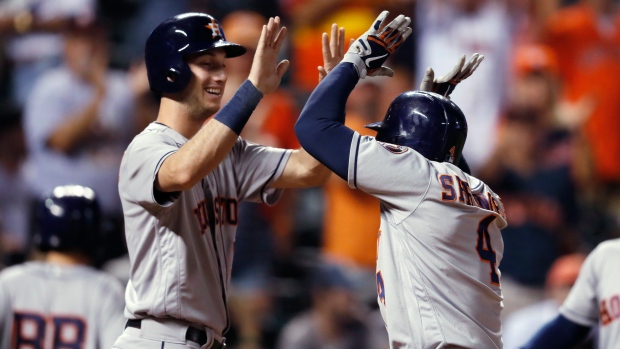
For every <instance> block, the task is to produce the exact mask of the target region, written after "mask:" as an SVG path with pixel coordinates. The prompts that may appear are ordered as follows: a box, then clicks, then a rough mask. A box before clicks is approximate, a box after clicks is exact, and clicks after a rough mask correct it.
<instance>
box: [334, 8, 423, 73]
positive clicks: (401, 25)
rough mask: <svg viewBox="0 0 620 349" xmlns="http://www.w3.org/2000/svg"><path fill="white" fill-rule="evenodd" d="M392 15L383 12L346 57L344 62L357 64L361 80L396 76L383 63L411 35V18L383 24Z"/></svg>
mask: <svg viewBox="0 0 620 349" xmlns="http://www.w3.org/2000/svg"><path fill="white" fill-rule="evenodd" d="M389 14H390V13H389V12H388V11H383V12H381V14H380V15H379V17H377V19H376V20H375V22H374V24H373V25H372V26H371V27H370V29H368V31H366V32H365V33H364V34H362V36H360V37H359V38H357V40H355V42H354V43H353V44H352V45H351V47H350V48H349V50H348V51H347V53H346V54H345V56H344V60H343V62H351V63H353V64H355V68H356V69H357V72H358V74H359V77H360V78H361V79H363V78H365V77H366V75H368V76H380V75H383V76H394V71H393V70H392V69H390V68H388V67H384V66H383V63H385V61H386V60H387V59H388V57H389V56H390V55H391V54H392V53H394V52H395V51H396V50H397V49H398V48H399V47H400V45H402V43H403V42H404V41H405V39H407V37H408V36H409V35H410V34H411V31H412V30H411V28H410V27H409V24H410V23H411V18H409V17H406V16H404V15H398V17H396V18H394V20H392V22H390V23H389V24H388V25H386V26H383V27H382V25H383V22H384V21H385V19H386V18H387V16H388V15H389Z"/></svg>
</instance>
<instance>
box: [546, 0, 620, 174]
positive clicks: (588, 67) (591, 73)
mask: <svg viewBox="0 0 620 349" xmlns="http://www.w3.org/2000/svg"><path fill="white" fill-rule="evenodd" d="M546 41H547V43H548V44H549V45H550V46H551V48H552V49H553V50H554V51H555V53H556V56H557V58H558V64H559V72H560V77H561V79H562V83H563V85H564V98H566V99H567V100H568V101H570V102H581V103H583V102H588V101H589V102H591V103H593V104H594V106H595V107H594V110H593V112H592V114H591V115H590V117H589V118H588V119H587V120H586V121H585V123H584V124H583V132H584V135H585V137H586V139H587V141H588V143H589V146H590V151H591V155H592V158H593V166H594V167H593V170H594V179H595V181H596V182H598V183H601V184H604V185H605V184H615V186H617V185H618V184H620V163H619V162H618V161H617V159H618V157H620V98H618V90H620V80H618V76H620V56H619V54H618V52H620V16H618V5H616V2H615V1H614V0H580V1H579V2H578V3H577V4H575V5H573V6H570V7H567V8H563V9H561V10H559V11H557V12H556V13H554V14H553V15H552V16H550V18H549V20H548V22H547V26H546ZM588 185H592V183H589V184H588Z"/></svg>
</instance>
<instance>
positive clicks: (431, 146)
mask: <svg viewBox="0 0 620 349" xmlns="http://www.w3.org/2000/svg"><path fill="white" fill-rule="evenodd" d="M366 127H367V128H370V129H372V130H375V131H377V136H376V137H375V139H376V140H378V141H380V142H386V143H392V144H397V145H402V146H406V147H409V148H411V149H414V150H416V151H417V152H418V153H420V154H422V155H423V156H424V157H425V158H427V159H429V160H433V161H439V162H444V161H445V162H450V163H453V164H455V165H457V164H459V161H460V159H461V154H462V151H463V146H464V145H465V139H466V138H467V120H465V115H463V112H462V111H461V109H460V108H459V107H458V106H457V105H456V104H454V102H452V101H451V100H449V99H447V98H445V97H443V96H441V95H438V94H436V93H432V92H424V91H409V92H405V93H402V94H401V95H399V96H398V97H396V98H395V99H394V100H393V101H392V103H391V104H390V107H389V108H388V111H387V113H386V115H385V118H384V119H383V121H381V122H376V123H373V124H369V125H366Z"/></svg>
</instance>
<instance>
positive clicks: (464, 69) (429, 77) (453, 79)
mask: <svg viewBox="0 0 620 349" xmlns="http://www.w3.org/2000/svg"><path fill="white" fill-rule="evenodd" d="M483 59H484V56H483V55H481V54H478V53H474V54H473V55H472V56H471V58H470V59H469V62H467V64H465V55H462V56H461V57H460V58H459V61H458V63H457V64H456V65H455V66H454V68H452V70H451V71H450V72H449V73H448V74H446V75H444V76H442V77H440V78H437V79H436V78H435V72H434V71H433V68H430V67H429V68H428V69H426V73H424V78H423V79H422V83H421V84H420V91H427V92H435V93H438V94H440V95H442V96H444V97H448V98H450V94H451V93H452V91H454V89H455V88H456V85H458V84H459V83H460V82H461V81H463V80H465V79H467V78H468V77H469V76H471V74H473V72H474V71H476V69H478V66H479V65H480V62H482V60H483Z"/></svg>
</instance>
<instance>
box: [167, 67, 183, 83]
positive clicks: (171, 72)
mask: <svg viewBox="0 0 620 349" xmlns="http://www.w3.org/2000/svg"><path fill="white" fill-rule="evenodd" d="M164 75H165V76H166V80H168V81H170V82H172V83H174V82H176V81H177V80H178V79H179V76H180V75H181V72H179V71H178V70H176V69H174V68H170V69H168V71H167V72H166V73H165V74H164Z"/></svg>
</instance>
